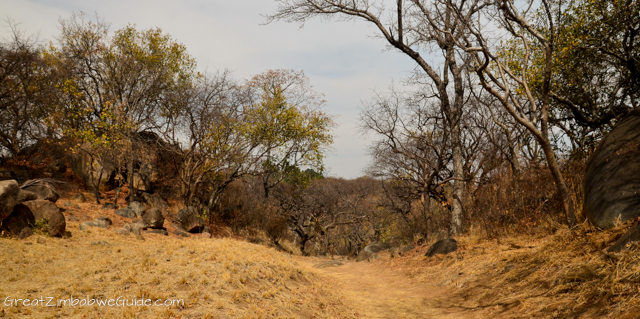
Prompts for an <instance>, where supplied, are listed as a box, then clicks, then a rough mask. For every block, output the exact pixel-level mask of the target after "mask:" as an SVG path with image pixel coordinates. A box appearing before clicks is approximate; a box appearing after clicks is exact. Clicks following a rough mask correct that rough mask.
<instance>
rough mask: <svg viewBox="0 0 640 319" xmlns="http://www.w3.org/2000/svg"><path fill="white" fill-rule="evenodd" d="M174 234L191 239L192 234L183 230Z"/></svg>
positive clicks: (178, 230)
mask: <svg viewBox="0 0 640 319" xmlns="http://www.w3.org/2000/svg"><path fill="white" fill-rule="evenodd" d="M173 233H174V234H176V235H178V236H180V237H191V234H189V233H187V232H186V231H184V230H182V229H177V228H176V230H175V231H174V232H173Z"/></svg>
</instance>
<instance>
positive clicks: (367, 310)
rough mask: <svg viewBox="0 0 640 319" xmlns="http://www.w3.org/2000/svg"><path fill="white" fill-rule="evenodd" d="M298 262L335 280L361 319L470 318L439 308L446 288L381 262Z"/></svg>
mask: <svg viewBox="0 0 640 319" xmlns="http://www.w3.org/2000/svg"><path fill="white" fill-rule="evenodd" d="M299 262H300V263H301V264H303V265H305V266H306V267H308V268H309V269H310V270H311V271H314V272H316V273H318V274H320V276H323V277H325V278H327V279H328V280H330V281H332V282H335V284H336V286H337V287H336V288H337V289H336V290H337V291H338V292H339V293H341V294H342V295H344V298H345V301H346V302H347V303H348V304H349V305H350V306H351V307H352V308H354V309H356V310H357V312H358V314H359V315H360V316H361V317H362V318H474V316H470V314H469V313H465V312H464V311H461V309H452V308H450V307H447V308H443V307H439V305H440V304H442V303H441V302H440V300H441V298H443V297H442V296H444V294H445V293H446V291H447V288H445V287H427V286H425V285H424V284H420V283H417V282H415V281H412V280H411V278H408V277H407V276H406V275H405V274H403V273H397V272H393V271H391V270H388V269H385V268H384V264H383V263H381V262H359V263H356V262H355V261H352V260H340V262H341V263H342V264H343V265H341V266H329V267H321V268H318V267H314V266H316V265H318V264H321V263H322V264H323V265H326V264H330V263H331V261H330V260H327V259H321V258H313V257H300V258H299ZM334 262H335V261H334ZM445 303H446V302H445Z"/></svg>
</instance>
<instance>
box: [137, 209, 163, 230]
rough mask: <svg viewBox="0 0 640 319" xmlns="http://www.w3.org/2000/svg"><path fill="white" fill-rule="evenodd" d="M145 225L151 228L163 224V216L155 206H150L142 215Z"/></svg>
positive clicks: (158, 227) (160, 226) (156, 227)
mask: <svg viewBox="0 0 640 319" xmlns="http://www.w3.org/2000/svg"><path fill="white" fill-rule="evenodd" d="M142 221H143V223H144V225H145V227H148V228H152V229H160V228H162V227H163V226H164V216H162V212H161V211H160V210H159V209H157V208H151V209H149V211H147V212H146V213H145V214H144V215H143V216H142Z"/></svg>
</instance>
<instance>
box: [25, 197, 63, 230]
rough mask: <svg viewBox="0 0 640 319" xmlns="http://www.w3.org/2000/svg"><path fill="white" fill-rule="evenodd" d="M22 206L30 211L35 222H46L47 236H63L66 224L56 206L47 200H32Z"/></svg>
mask: <svg viewBox="0 0 640 319" xmlns="http://www.w3.org/2000/svg"><path fill="white" fill-rule="evenodd" d="M22 204H23V205H25V206H27V207H29V209H31V212H32V213H33V217H35V220H36V222H37V221H39V220H43V219H44V220H46V221H47V229H48V231H49V236H52V237H62V236H64V232H65V230H66V228H67V222H66V220H65V218H64V215H63V214H62V212H60V209H59V208H58V207H57V206H56V204H54V203H52V202H50V201H48V200H32V201H27V202H24V203H22Z"/></svg>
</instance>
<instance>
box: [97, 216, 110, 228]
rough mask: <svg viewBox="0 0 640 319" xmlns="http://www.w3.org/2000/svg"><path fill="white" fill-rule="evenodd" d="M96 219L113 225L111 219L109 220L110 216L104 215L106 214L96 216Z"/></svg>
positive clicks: (107, 224)
mask: <svg viewBox="0 0 640 319" xmlns="http://www.w3.org/2000/svg"><path fill="white" fill-rule="evenodd" d="M96 221H102V222H103V223H104V224H105V225H106V226H111V225H113V221H111V218H109V217H106V216H100V217H98V218H96Z"/></svg>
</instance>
